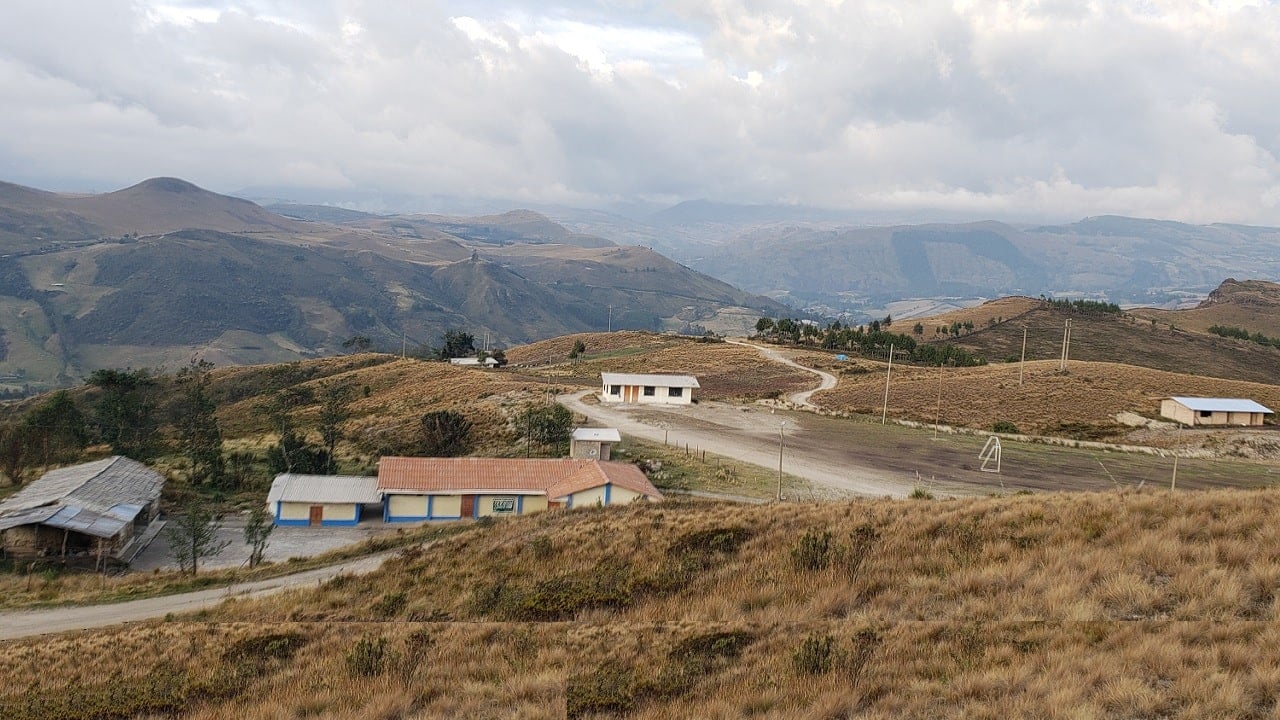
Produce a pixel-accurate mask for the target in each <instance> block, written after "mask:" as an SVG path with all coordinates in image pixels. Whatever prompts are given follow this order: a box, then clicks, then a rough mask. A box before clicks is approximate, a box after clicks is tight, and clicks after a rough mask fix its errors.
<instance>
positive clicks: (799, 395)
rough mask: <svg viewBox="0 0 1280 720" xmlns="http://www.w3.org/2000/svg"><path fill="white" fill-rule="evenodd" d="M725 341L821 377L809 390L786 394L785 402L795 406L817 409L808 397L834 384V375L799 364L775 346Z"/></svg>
mask: <svg viewBox="0 0 1280 720" xmlns="http://www.w3.org/2000/svg"><path fill="white" fill-rule="evenodd" d="M725 342H727V343H732V344H734V345H741V346H742V347H749V348H755V349H756V350H757V351H758V352H759V353H760V354H761V355H764V356H765V357H766V358H768V359H770V360H772V361H774V362H776V363H782V364H783V365H790V366H791V367H793V368H796V369H798V370H803V371H805V372H807V373H812V374H814V375H817V376H818V377H819V378H820V379H821V384H819V385H818V387H816V388H812V389H810V390H801V391H800V392H794V393H791V394H790V395H788V396H787V402H789V403H791V404H792V405H795V406H797V407H802V408H805V409H808V410H817V409H818V406H817V405H814V404H813V403H811V402H809V398H811V397H813V394H814V393H816V392H819V391H821V390H830V389H832V388H834V387H835V386H836V376H835V375H832V374H831V373H829V372H823V371H821V370H818V369H816V368H811V367H805V366H804V365H801V364H800V363H798V362H796V361H795V360H792V359H791V358H789V357H787V356H786V355H783V354H782V352H781V351H779V350H777V349H776V348H771V347H765V346H763V345H756V344H754V343H749V342H745V341H743V340H725Z"/></svg>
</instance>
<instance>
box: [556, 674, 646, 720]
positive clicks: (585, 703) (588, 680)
mask: <svg viewBox="0 0 1280 720" xmlns="http://www.w3.org/2000/svg"><path fill="white" fill-rule="evenodd" d="M634 706H635V676H634V674H632V672H631V671H630V670H629V669H627V668H625V667H622V666H621V665H617V664H607V665H604V666H602V667H600V668H597V669H596V670H594V671H592V672H589V673H582V674H577V675H570V676H569V682H568V683H567V684H566V686H565V715H566V716H567V717H569V718H580V717H587V716H592V715H612V716H617V715H625V714H626V713H628V712H630V711H631V709H632V707H634Z"/></svg>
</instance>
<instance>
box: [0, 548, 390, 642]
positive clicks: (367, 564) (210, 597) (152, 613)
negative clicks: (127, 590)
mask: <svg viewBox="0 0 1280 720" xmlns="http://www.w3.org/2000/svg"><path fill="white" fill-rule="evenodd" d="M395 552H398V551H389V552H383V553H378V554H376V555H369V556H367V557H363V558H358V559H355V560H349V561H346V562H343V563H339V564H337V565H330V566H328V567H323V568H316V569H315V570H308V571H306V572H300V573H297V574H295V575H285V576H282V577H277V578H271V579H269V580H259V581H256V582H248V583H240V584H237V585H231V586H228V587H221V588H213V589H210V590H199V591H196V592H190V593H182V594H180V595H165V596H163V597H154V598H144V599H142V600H130V601H128V602H121V603H114V604H109V605H83V606H76V607H60V608H49V609H46V610H23V611H19V612H8V613H0V640H12V639H14V638H22V637H30V636H32V635H44V634H48V633H60V632H68V631H71V630H85V629H89V628H99V627H107V626H109V625H119V624H120V623H128V622H137V621H139V620H149V619H152V618H158V617H164V616H165V615H168V614H169V613H185V612H194V611H196V610H201V609H203V608H208V607H213V606H215V605H217V604H219V603H221V602H222V601H224V600H226V599H228V598H253V597H263V596H266V595H271V594H273V593H278V592H281V591H284V590H290V589H294V588H301V587H308V586H315V585H317V584H319V583H322V582H324V581H325V580H328V579H329V578H332V577H334V576H335V575H341V574H348V575H361V574H364V573H367V572H372V571H373V570H376V569H377V568H378V567H379V566H381V565H382V563H383V561H385V560H386V559H387V558H389V557H391V556H392V555H394V554H395Z"/></svg>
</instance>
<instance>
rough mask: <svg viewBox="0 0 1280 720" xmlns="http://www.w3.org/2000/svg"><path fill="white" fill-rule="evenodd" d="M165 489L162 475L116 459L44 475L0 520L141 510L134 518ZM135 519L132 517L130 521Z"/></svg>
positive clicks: (10, 502)
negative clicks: (35, 513)
mask: <svg viewBox="0 0 1280 720" xmlns="http://www.w3.org/2000/svg"><path fill="white" fill-rule="evenodd" d="M163 486H164V476H163V475H161V474H160V473H158V472H156V471H155V470H152V469H151V468H149V467H147V466H146V465H143V464H142V463H140V462H137V461H135V460H130V459H129V458H127V457H124V456H121V455H116V456H113V457H109V458H103V459H102V460H95V461H93V462H87V463H81V464H80V465H72V466H71V467H64V468H58V469H57V470H51V471H49V472H47V473H45V474H44V475H42V476H41V477H40V479H38V480H35V481H33V482H32V483H31V484H30V485H27V486H26V487H25V488H23V489H21V490H19V491H18V492H17V493H14V494H13V495H12V496H11V497H9V498H7V499H6V500H5V501H4V502H3V503H0V518H8V517H12V516H14V515H16V514H19V513H24V512H25V511H28V510H32V509H35V508H42V507H48V506H55V505H61V506H65V507H74V508H79V509H82V510H89V511H92V512H94V513H98V514H111V513H113V512H115V511H116V510H115V509H116V508H120V507H124V506H130V507H133V506H136V507H137V508H138V510H135V511H134V512H133V515H137V514H138V512H140V511H141V509H142V508H143V507H145V506H146V505H148V504H150V503H151V502H153V501H155V499H156V498H158V497H160V489H161V488H162V487H163ZM132 518H133V516H132V515H131V516H130V517H129V519H130V520H132ZM36 522H40V521H36ZM24 524H25V523H24ZM10 527H16V526H13V525H10Z"/></svg>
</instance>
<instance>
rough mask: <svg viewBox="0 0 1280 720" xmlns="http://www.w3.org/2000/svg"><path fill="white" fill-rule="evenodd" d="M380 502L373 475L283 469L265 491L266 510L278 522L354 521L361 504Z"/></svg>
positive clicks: (327, 523) (334, 523) (348, 523)
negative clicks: (285, 470) (299, 471)
mask: <svg viewBox="0 0 1280 720" xmlns="http://www.w3.org/2000/svg"><path fill="white" fill-rule="evenodd" d="M381 504H382V493H381V492H379V490H378V479H377V478H375V477H359V476H352V475H297V474H293V473H284V474H282V475H277V476H276V478H275V480H273V481H272V482H271V490H270V491H268V492H267V511H268V512H270V513H271V517H272V518H274V521H275V524H276V525H281V526H289V525H310V526H323V527H346V526H352V525H357V524H359V523H360V517H361V514H362V512H363V508H364V506H366V505H371V506H380V505H381Z"/></svg>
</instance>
